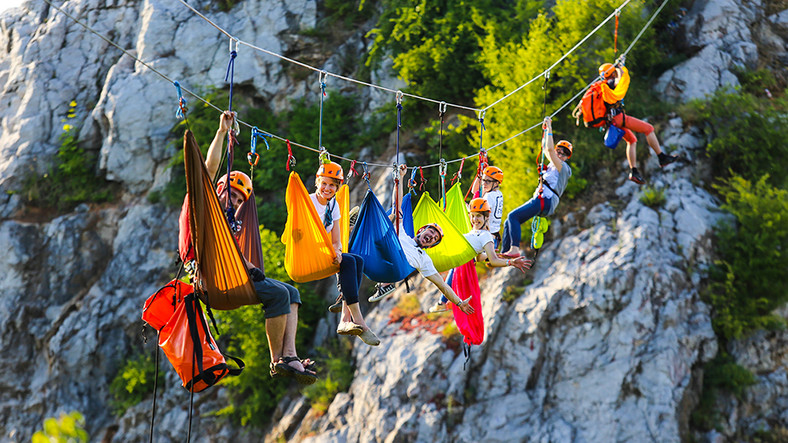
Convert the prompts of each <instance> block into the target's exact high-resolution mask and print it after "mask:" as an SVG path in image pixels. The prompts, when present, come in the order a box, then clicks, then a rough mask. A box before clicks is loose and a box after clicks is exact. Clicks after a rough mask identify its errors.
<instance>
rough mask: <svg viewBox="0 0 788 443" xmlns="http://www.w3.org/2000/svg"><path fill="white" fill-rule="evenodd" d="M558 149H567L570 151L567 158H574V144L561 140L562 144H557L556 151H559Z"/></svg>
mask: <svg viewBox="0 0 788 443" xmlns="http://www.w3.org/2000/svg"><path fill="white" fill-rule="evenodd" d="M558 148H566V149H568V150H569V157H567V158H566V159H567V160H569V159H570V158H572V144H571V143H569V142H568V141H566V140H561V141H560V142H558V143H556V144H555V149H556V150H558Z"/></svg>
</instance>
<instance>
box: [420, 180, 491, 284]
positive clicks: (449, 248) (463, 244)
mask: <svg viewBox="0 0 788 443" xmlns="http://www.w3.org/2000/svg"><path fill="white" fill-rule="evenodd" d="M466 218H467V217H466ZM428 223H437V224H438V225H440V227H441V229H443V240H442V241H441V242H440V243H439V244H438V246H435V247H432V248H427V249H425V250H424V251H425V252H427V255H429V256H430V258H431V259H432V263H433V264H434V265H435V269H437V270H438V272H443V271H448V270H449V269H452V268H456V267H457V266H460V265H463V264H465V263H468V261H469V260H471V259H472V258H473V257H474V256H475V255H476V252H475V251H474V250H473V247H472V246H471V244H470V243H468V240H466V239H465V236H464V235H463V232H460V229H458V228H457V226H456V225H455V224H454V222H452V221H451V220H450V219H449V217H448V216H447V215H446V213H444V212H443V211H441V209H440V207H438V204H437V203H435V201H434V200H433V199H432V198H431V197H430V193H429V192H425V193H424V194H422V196H421V199H419V204H417V205H416V209H414V210H413V227H414V228H416V230H417V231H418V229H419V228H420V227H422V226H424V225H426V224H428Z"/></svg>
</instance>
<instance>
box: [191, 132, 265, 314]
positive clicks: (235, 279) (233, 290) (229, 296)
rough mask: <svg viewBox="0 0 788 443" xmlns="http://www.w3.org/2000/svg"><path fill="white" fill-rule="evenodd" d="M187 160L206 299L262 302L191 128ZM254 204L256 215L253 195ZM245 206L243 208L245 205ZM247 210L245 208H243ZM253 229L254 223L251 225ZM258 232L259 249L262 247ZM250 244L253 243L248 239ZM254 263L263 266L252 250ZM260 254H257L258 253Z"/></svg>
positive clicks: (222, 306) (221, 303) (215, 304)
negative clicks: (250, 277)
mask: <svg viewBox="0 0 788 443" xmlns="http://www.w3.org/2000/svg"><path fill="white" fill-rule="evenodd" d="M183 161H184V167H185V169H186V190H187V192H188V193H189V208H190V213H189V224H190V227H191V236H192V247H193V248H194V253H195V255H194V256H195V260H196V261H197V267H198V270H199V275H200V277H201V278H200V279H201V280H202V287H203V289H204V294H205V296H207V300H203V301H206V302H207V303H208V305H209V306H210V307H211V308H213V309H218V310H229V309H235V308H238V307H240V306H245V305H254V304H258V303H260V300H259V299H258V298H257V293H256V292H255V289H254V286H253V285H252V281H251V280H250V279H249V273H248V272H247V271H246V265H245V264H244V261H243V258H242V257H241V251H240V249H239V247H238V244H237V243H236V241H235V238H234V237H233V235H232V234H231V233H230V228H229V227H228V226H227V221H226V219H225V217H224V211H222V208H221V206H220V205H219V199H218V197H217V196H216V190H215V189H214V187H213V184H212V183H211V179H210V177H208V171H207V170H206V169H205V161H204V160H203V156H202V153H201V152H200V148H199V147H198V146H197V142H196V141H195V140H194V135H192V132H191V131H189V130H187V131H186V133H185V134H184V136H183ZM247 203H249V205H251V208H249V209H248V210H247V213H249V212H252V213H254V215H255V219H256V213H257V209H256V208H255V207H254V204H255V203H254V198H250V199H249V200H247V202H245V203H244V205H246V204H247ZM242 209H243V208H242ZM240 212H244V211H240ZM249 228H250V229H253V227H251V226H250V227H249ZM259 235H260V234H259V232H257V238H258V240H257V249H258V250H259V249H260V240H259V238H260V237H259ZM247 245H248V246H249V247H251V246H253V245H251V244H250V243H247ZM251 255H252V257H250V259H252V263H253V264H254V265H256V266H258V267H262V262H260V263H255V262H254V260H259V261H261V260H262V255H261V254H259V253H258V254H251ZM254 255H257V257H254Z"/></svg>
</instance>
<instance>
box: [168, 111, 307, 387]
mask: <svg viewBox="0 0 788 443" xmlns="http://www.w3.org/2000/svg"><path fill="white" fill-rule="evenodd" d="M234 121H235V113H234V112H230V111H225V112H223V113H222V115H221V117H220V119H219V128H218V129H217V130H216V135H215V136H214V139H213V141H212V142H211V146H210V147H209V148H208V154H207V157H206V159H205V167H206V169H207V171H208V174H209V177H214V176H216V172H217V171H218V170H219V166H220V165H221V158H222V148H223V144H224V140H226V139H227V132H228V131H229V130H230V129H231V128H232V126H233V122H234ZM228 184H229V187H230V189H229V203H230V205H231V206H232V209H233V210H235V211H236V213H237V211H238V210H239V209H240V208H241V205H242V204H243V203H244V202H245V201H246V200H247V199H248V198H249V197H250V196H251V195H252V180H251V179H250V178H249V176H248V175H246V174H244V173H243V172H241V171H232V172H230V177H229V179H228V177H227V174H225V175H224V176H222V177H221V178H220V179H219V181H218V182H217V184H216V193H217V195H218V197H219V203H220V205H221V207H227V203H228V192H227V186H228ZM189 212H190V208H189V196H188V195H187V196H186V197H185V199H184V202H183V207H182V209H181V214H180V218H179V225H180V232H179V249H180V254H181V259H182V260H183V262H184V263H189V262H190V261H191V260H193V259H194V251H193V248H192V243H191V232H190V230H191V228H190V225H189ZM243 259H244V262H245V264H246V267H247V270H248V272H249V276H250V277H251V279H252V281H253V284H254V289H255V291H256V292H257V298H258V299H259V302H260V304H262V307H263V310H264V312H265V331H266V335H267V339H268V347H269V350H270V353H271V365H270V375H271V376H272V377H281V376H283V377H292V378H295V379H296V381H297V382H299V383H301V384H312V383H314V382H315V381H317V375H316V373H315V372H314V371H313V370H312V369H311V368H312V367H314V362H312V361H311V360H309V359H304V360H301V359H299V358H298V357H297V355H298V354H297V352H296V344H295V343H296V330H297V327H298V308H299V306H300V305H301V296H300V294H299V292H298V289H296V288H294V287H293V286H291V285H289V284H287V283H283V282H280V281H277V280H274V279H271V278H268V277H266V276H265V274H264V273H263V271H262V270H261V269H260V268H257V267H255V266H254V265H252V264H251V263H250V262H249V260H248V259H247V258H246V257H243Z"/></svg>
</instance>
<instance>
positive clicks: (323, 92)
mask: <svg viewBox="0 0 788 443" xmlns="http://www.w3.org/2000/svg"><path fill="white" fill-rule="evenodd" d="M325 97H326V71H321V72H320V120H319V122H318V125H317V147H318V149H321V150H322V149H323V99H324V98H325Z"/></svg>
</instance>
